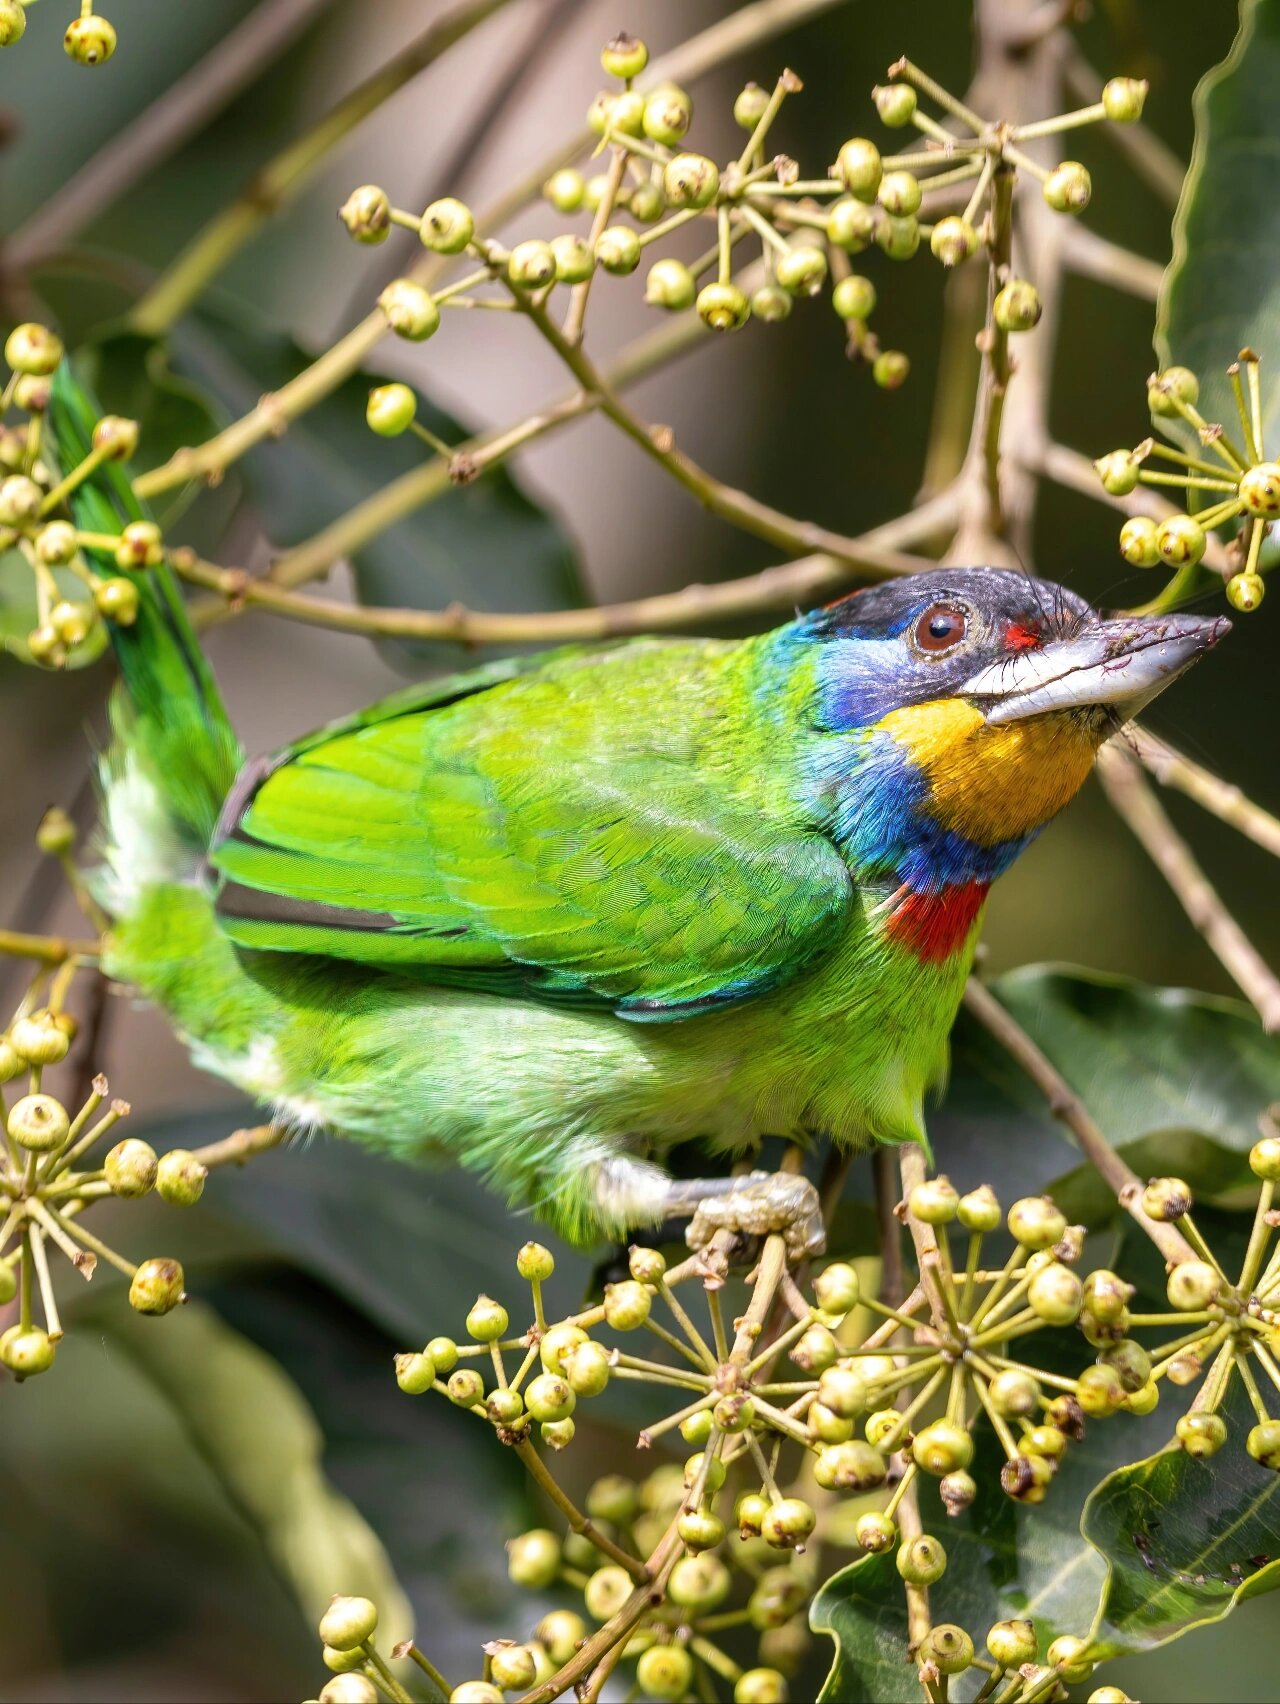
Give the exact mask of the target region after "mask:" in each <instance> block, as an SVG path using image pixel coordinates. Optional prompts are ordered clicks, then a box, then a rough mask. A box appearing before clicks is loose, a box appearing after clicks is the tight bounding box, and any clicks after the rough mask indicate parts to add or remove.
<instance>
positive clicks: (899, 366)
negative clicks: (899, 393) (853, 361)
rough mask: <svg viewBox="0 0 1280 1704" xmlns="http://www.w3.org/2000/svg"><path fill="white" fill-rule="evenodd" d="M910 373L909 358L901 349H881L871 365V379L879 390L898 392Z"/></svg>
mask: <svg viewBox="0 0 1280 1704" xmlns="http://www.w3.org/2000/svg"><path fill="white" fill-rule="evenodd" d="M910 372H911V360H910V357H909V356H907V355H904V354H903V352H902V350H901V349H882V350H881V351H880V353H879V354H878V355H877V356H876V358H875V360H874V361H873V362H872V363H871V377H872V378H873V379H874V380H875V382H876V383H877V384H878V385H879V386H880V389H881V390H900V389H901V388H902V386H903V385H905V384H906V382H907V376H908V374H909V373H910Z"/></svg>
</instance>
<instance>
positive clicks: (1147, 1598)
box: [1081, 1379, 1280, 1655]
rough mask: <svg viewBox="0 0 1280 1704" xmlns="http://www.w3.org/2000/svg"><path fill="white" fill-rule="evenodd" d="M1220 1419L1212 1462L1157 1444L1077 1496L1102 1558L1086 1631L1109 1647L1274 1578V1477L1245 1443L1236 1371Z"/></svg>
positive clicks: (1168, 1634) (1187, 1618)
mask: <svg viewBox="0 0 1280 1704" xmlns="http://www.w3.org/2000/svg"><path fill="white" fill-rule="evenodd" d="M1223 1417H1224V1418H1225V1419H1226V1420H1227V1423H1228V1426H1229V1429H1230V1437H1229V1440H1228V1442H1227V1444H1226V1446H1225V1447H1224V1448H1223V1449H1222V1450H1221V1451H1220V1452H1219V1453H1218V1454H1217V1455H1216V1456H1214V1457H1213V1459H1212V1460H1211V1461H1207V1462H1206V1461H1193V1460H1192V1459H1191V1457H1190V1456H1188V1455H1187V1454H1186V1453H1185V1452H1184V1451H1182V1450H1179V1449H1171V1450H1163V1451H1161V1452H1160V1453H1159V1454H1158V1455H1153V1456H1151V1457H1149V1458H1148V1459H1147V1460H1146V1461H1139V1462H1134V1463H1133V1464H1132V1465H1131V1466H1128V1467H1123V1468H1121V1469H1119V1471H1117V1472H1115V1473H1112V1474H1111V1475H1110V1476H1109V1477H1108V1478H1107V1479H1105V1480H1104V1481H1103V1482H1102V1484H1101V1485H1099V1486H1098V1488H1097V1490H1096V1491H1094V1493H1093V1494H1092V1496H1091V1497H1090V1498H1089V1500H1088V1502H1087V1503H1086V1504H1085V1508H1084V1514H1083V1517H1082V1520H1081V1527H1082V1530H1083V1532H1084V1534H1085V1537H1086V1538H1087V1539H1088V1540H1089V1542H1090V1543H1091V1544H1092V1545H1093V1546H1094V1548H1095V1549H1096V1550H1097V1551H1098V1552H1099V1554H1100V1555H1101V1556H1103V1557H1105V1558H1106V1559H1107V1565H1108V1577H1107V1583H1106V1589H1105V1592H1104V1595H1103V1601H1102V1605H1101V1608H1100V1610H1099V1613H1098V1619H1097V1624H1096V1626H1095V1628H1094V1630H1093V1639H1094V1641H1095V1642H1096V1643H1097V1644H1098V1645H1099V1646H1100V1647H1101V1648H1102V1649H1103V1650H1104V1651H1105V1652H1106V1653H1107V1654H1109V1655H1118V1654H1120V1653H1122V1652H1126V1651H1144V1650H1150V1649H1151V1648H1152V1647H1153V1646H1155V1645H1159V1644H1164V1643H1166V1642H1167V1641H1168V1640H1170V1639H1176V1638H1178V1637H1179V1636H1180V1635H1181V1634H1183V1633H1188V1632H1190V1631H1191V1630H1192V1628H1195V1627H1203V1626H1205V1625H1206V1624H1207V1623H1209V1622H1213V1621H1220V1620H1222V1618H1223V1617H1224V1616H1225V1615H1228V1614H1230V1612H1231V1611H1232V1610H1233V1609H1234V1608H1235V1607H1236V1605H1237V1604H1240V1603H1243V1602H1244V1601H1245V1600H1246V1599H1247V1598H1251V1597H1258V1596H1260V1595H1261V1594H1262V1593H1263V1592H1269V1591H1275V1589H1276V1588H1277V1587H1278V1586H1280V1556H1278V1555H1277V1552H1278V1551H1280V1536H1278V1535H1280V1475H1277V1474H1275V1473H1272V1472H1269V1471H1268V1470H1267V1469H1266V1468H1263V1467H1260V1466H1259V1465H1258V1463H1257V1462H1255V1461H1254V1460H1253V1459H1252V1457H1251V1456H1249V1455H1248V1454H1247V1453H1246V1451H1245V1449H1244V1436H1245V1433H1246V1431H1247V1430H1248V1428H1249V1427H1250V1426H1251V1425H1252V1424H1253V1419H1254V1415H1253V1410H1252V1409H1251V1407H1250V1406H1249V1403H1248V1401H1247V1399H1246V1398H1245V1396H1244V1393H1243V1392H1242V1390H1241V1389H1240V1386H1239V1381H1238V1379H1236V1380H1233V1390H1232V1393H1231V1396H1230V1398H1229V1400H1228V1402H1227V1403H1225V1404H1224V1405H1223Z"/></svg>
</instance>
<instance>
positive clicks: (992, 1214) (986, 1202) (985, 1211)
mask: <svg viewBox="0 0 1280 1704" xmlns="http://www.w3.org/2000/svg"><path fill="white" fill-rule="evenodd" d="M1002 1217H1003V1215H1002V1214H1001V1211H1000V1203H999V1201H998V1200H997V1199H996V1194H995V1191H994V1190H993V1189H992V1187H991V1185H990V1184H989V1183H982V1184H979V1185H978V1187H977V1189H971V1190H970V1191H969V1192H968V1194H967V1195H962V1196H961V1197H960V1205H959V1206H958V1207H957V1208H956V1218H957V1219H958V1220H959V1222H960V1223H961V1224H962V1225H963V1226H964V1228H965V1230H966V1231H973V1232H983V1233H985V1232H988V1231H994V1230H997V1229H998V1228H999V1225H1000V1221H1001V1219H1002Z"/></svg>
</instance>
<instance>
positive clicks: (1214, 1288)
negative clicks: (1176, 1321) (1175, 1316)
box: [1165, 1260, 1222, 1313]
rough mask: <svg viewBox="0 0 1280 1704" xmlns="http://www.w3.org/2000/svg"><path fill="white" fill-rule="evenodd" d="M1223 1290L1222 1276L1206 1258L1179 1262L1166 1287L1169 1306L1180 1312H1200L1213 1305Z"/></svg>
mask: <svg viewBox="0 0 1280 1704" xmlns="http://www.w3.org/2000/svg"><path fill="white" fill-rule="evenodd" d="M1221 1290H1222V1279H1221V1277H1220V1276H1219V1275H1218V1273H1217V1272H1216V1271H1215V1270H1214V1268H1213V1267H1212V1266H1210V1265H1209V1263H1208V1262H1207V1261H1205V1260H1184V1261H1181V1262H1179V1264H1178V1265H1177V1266H1175V1267H1174V1268H1173V1271H1172V1272H1170V1274H1169V1281H1168V1284H1167V1285H1166V1287H1165V1293H1166V1294H1167V1295H1168V1297H1169V1306H1170V1307H1171V1308H1175V1309H1176V1310H1177V1311H1178V1312H1179V1313H1199V1312H1201V1311H1202V1310H1203V1309H1205V1308H1208V1307H1212V1306H1213V1304H1214V1302H1216V1301H1217V1299H1218V1296H1219V1294H1220V1293H1221Z"/></svg>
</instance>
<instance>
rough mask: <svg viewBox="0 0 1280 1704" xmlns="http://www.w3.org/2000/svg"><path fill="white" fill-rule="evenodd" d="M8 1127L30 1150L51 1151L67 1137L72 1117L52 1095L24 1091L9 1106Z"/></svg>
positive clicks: (17, 1139)
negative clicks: (27, 1093) (24, 1093)
mask: <svg viewBox="0 0 1280 1704" xmlns="http://www.w3.org/2000/svg"><path fill="white" fill-rule="evenodd" d="M14 1028H15V1029H16V1028H17V1025H15V1026H14ZM8 1129H9V1134H10V1136H11V1137H12V1138H13V1140H14V1141H15V1142H16V1143H17V1144H18V1146H19V1147H20V1148H25V1149H26V1150H27V1152H28V1153H30V1154H49V1153H52V1152H53V1151H54V1149H55V1148H60V1147H61V1146H62V1144H63V1143H64V1142H65V1141H66V1139H67V1134H68V1132H69V1131H70V1129H71V1121H70V1119H69V1118H68V1117H67V1109H66V1108H65V1107H64V1106H63V1104H62V1102H61V1101H57V1100H55V1099H54V1098H53V1096H52V1095H40V1094H37V1095H24V1096H23V1097H22V1099H21V1100H20V1101H15V1102H14V1104H13V1106H12V1107H11V1108H10V1110H9V1121H8Z"/></svg>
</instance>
